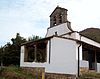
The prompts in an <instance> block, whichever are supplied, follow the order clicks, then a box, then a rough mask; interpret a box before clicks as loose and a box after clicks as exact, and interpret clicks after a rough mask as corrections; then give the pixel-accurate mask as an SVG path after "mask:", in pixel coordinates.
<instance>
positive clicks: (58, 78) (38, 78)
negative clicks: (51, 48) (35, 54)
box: [22, 67, 76, 79]
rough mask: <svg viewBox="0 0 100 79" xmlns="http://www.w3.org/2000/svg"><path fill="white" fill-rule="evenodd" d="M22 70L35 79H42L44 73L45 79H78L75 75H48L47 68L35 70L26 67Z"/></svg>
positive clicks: (36, 68) (35, 68)
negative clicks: (31, 74)
mask: <svg viewBox="0 0 100 79" xmlns="http://www.w3.org/2000/svg"><path fill="white" fill-rule="evenodd" d="M22 69H23V71H25V72H26V73H33V76H34V78H35V79H42V76H43V73H44V77H45V79H76V76H75V75H68V74H58V73H46V72H45V68H43V67H40V68H39V67H34V68H28V67H24V68H22Z"/></svg>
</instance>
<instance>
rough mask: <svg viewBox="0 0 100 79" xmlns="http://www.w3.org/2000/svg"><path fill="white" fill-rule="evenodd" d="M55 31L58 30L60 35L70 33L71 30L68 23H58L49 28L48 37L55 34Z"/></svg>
mask: <svg viewBox="0 0 100 79" xmlns="http://www.w3.org/2000/svg"><path fill="white" fill-rule="evenodd" d="M55 32H57V34H58V36H60V35H63V34H66V33H69V32H71V31H70V30H69V29H68V26H67V23H63V24H60V25H57V26H55V27H52V28H48V29H47V34H46V37H50V36H53V35H55Z"/></svg>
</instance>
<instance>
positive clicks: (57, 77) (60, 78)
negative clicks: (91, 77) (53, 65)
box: [45, 73, 76, 79]
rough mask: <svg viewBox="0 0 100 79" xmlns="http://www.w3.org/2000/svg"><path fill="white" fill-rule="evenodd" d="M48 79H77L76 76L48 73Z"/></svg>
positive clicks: (46, 76)
mask: <svg viewBox="0 0 100 79" xmlns="http://www.w3.org/2000/svg"><path fill="white" fill-rule="evenodd" d="M45 78H46V79H76V76H75V75H68V74H58V73H46V75H45Z"/></svg>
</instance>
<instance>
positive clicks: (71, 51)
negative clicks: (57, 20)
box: [20, 22, 100, 75]
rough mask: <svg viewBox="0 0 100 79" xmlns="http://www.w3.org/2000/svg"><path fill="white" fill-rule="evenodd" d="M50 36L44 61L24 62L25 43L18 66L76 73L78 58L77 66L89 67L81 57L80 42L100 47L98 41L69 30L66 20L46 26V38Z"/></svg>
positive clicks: (98, 65)
mask: <svg viewBox="0 0 100 79" xmlns="http://www.w3.org/2000/svg"><path fill="white" fill-rule="evenodd" d="M55 33H57V36H54V35H56V34H55ZM51 36H53V37H52V38H50V39H49V40H48V43H47V61H46V62H45V63H38V62H24V54H25V47H24V46H25V45H22V46H21V55H20V56H21V59H20V66H21V67H45V70H46V72H50V73H61V74H75V75H77V73H78V60H79V67H86V68H89V62H88V61H86V60H83V58H82V53H83V52H82V43H86V44H89V45H92V46H95V47H97V48H100V43H98V42H95V41H93V40H91V39H89V38H86V37H84V36H82V35H80V34H79V33H78V32H73V31H71V30H70V29H69V28H68V26H67V22H66V23H62V24H59V25H57V26H54V27H51V28H48V29H47V33H46V38H48V37H51ZM50 41H51V44H50ZM78 47H79V51H78ZM78 54H79V59H78ZM49 55H50V56H49ZM97 72H100V63H97Z"/></svg>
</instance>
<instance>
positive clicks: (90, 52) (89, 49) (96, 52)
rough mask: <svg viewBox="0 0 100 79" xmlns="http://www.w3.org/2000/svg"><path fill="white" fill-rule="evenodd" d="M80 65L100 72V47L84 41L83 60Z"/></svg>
mask: <svg viewBox="0 0 100 79" xmlns="http://www.w3.org/2000/svg"><path fill="white" fill-rule="evenodd" d="M80 67H83V68H87V69H88V70H93V71H96V72H100V48H98V47H95V46H93V45H90V44H87V43H82V60H80Z"/></svg>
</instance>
